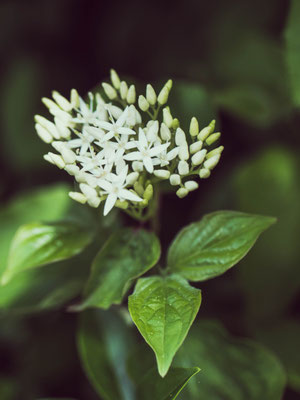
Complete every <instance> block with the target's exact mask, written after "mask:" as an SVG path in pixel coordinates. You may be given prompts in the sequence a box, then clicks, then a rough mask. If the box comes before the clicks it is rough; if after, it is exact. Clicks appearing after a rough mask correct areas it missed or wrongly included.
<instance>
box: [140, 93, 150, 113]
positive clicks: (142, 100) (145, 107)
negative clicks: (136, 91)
mask: <svg viewBox="0 0 300 400" xmlns="http://www.w3.org/2000/svg"><path fill="white" fill-rule="evenodd" d="M138 103H139V107H140V109H141V110H142V111H147V110H148V109H149V107H150V104H149V103H148V101H147V99H146V97H145V96H143V95H140V96H139V99H138Z"/></svg>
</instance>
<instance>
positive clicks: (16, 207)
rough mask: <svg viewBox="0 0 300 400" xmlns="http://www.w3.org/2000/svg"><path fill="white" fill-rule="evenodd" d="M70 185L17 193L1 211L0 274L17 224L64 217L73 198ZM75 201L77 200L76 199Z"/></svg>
mask: <svg viewBox="0 0 300 400" xmlns="http://www.w3.org/2000/svg"><path fill="white" fill-rule="evenodd" d="M69 191H70V188H69V187H68V186H67V185H62V184H57V185H53V186H48V187H44V188H39V189H35V190H32V191H30V192H27V193H23V194H21V195H18V196H17V197H16V198H15V199H13V200H11V202H10V203H9V204H8V205H7V206H5V207H2V209H1V210H0V223H1V229H0V273H2V271H3V270H4V269H5V268H6V264H7V256H8V251H9V246H10V242H11V240H12V239H13V237H14V235H15V233H16V231H17V229H18V227H19V226H20V225H23V224H27V223H30V222H32V221H41V220H43V221H46V220H48V221H53V220H57V219H60V218H62V216H63V215H65V213H66V212H67V210H68V209H69V207H70V205H71V204H72V203H71V202H72V200H71V199H70V198H69V196H68V192H69ZM73 203H74V202H73Z"/></svg>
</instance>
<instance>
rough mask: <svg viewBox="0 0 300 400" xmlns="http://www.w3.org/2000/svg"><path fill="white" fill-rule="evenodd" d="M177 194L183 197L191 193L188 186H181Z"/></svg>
mask: <svg viewBox="0 0 300 400" xmlns="http://www.w3.org/2000/svg"><path fill="white" fill-rule="evenodd" d="M176 194H177V196H178V197H179V198H180V199H183V198H184V197H185V196H187V195H188V194H189V191H188V190H187V189H186V188H180V189H178V190H177V192H176Z"/></svg>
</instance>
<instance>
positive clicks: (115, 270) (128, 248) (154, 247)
mask: <svg viewBox="0 0 300 400" xmlns="http://www.w3.org/2000/svg"><path fill="white" fill-rule="evenodd" d="M159 257H160V243H159V240H158V239H157V237H156V236H155V235H154V234H153V233H151V232H147V231H145V230H142V229H139V230H133V229H129V228H128V229H122V230H119V231H118V232H116V233H115V234H113V235H112V236H111V237H110V239H108V241H107V242H106V243H105V244H104V246H103V248H102V249H101V250H100V251H99V253H98V254H97V256H96V258H95V259H94V261H93V264H92V270H91V275H90V278H89V280H88V283H87V286H86V289H85V292H84V299H83V301H82V303H81V304H79V305H77V306H74V309H76V310H83V309H85V308H87V307H100V308H104V309H107V308H109V307H110V306H111V305H112V304H120V303H121V302H122V299H123V296H124V294H125V293H126V291H127V290H128V289H129V287H130V285H131V284H132V282H133V280H134V279H135V278H137V277H139V276H140V275H143V274H144V273H145V272H146V271H148V270H149V269H150V268H152V267H153V266H154V265H155V264H156V263H157V261H158V259H159Z"/></svg>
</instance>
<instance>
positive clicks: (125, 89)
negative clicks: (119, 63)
mask: <svg viewBox="0 0 300 400" xmlns="http://www.w3.org/2000/svg"><path fill="white" fill-rule="evenodd" d="M127 93H128V86H127V83H126V82H125V81H122V82H121V83H120V95H121V99H122V100H125V99H126V97H127Z"/></svg>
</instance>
